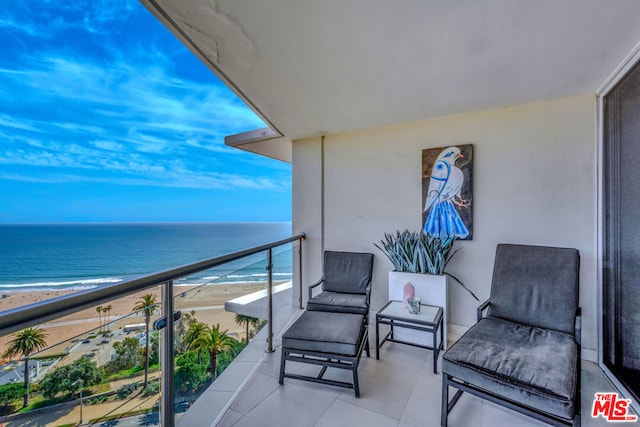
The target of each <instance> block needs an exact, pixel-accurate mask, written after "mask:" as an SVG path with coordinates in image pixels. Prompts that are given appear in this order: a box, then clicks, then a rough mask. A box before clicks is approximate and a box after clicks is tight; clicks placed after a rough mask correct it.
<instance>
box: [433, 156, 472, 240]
mask: <svg viewBox="0 0 640 427" xmlns="http://www.w3.org/2000/svg"><path fill="white" fill-rule="evenodd" d="M472 157H473V146H472V145H471V144H465V145H455V146H449V147H440V148H429V149H425V150H422V200H423V206H422V207H423V211H422V230H423V231H424V232H425V233H426V234H429V235H433V236H451V235H455V237H456V238H457V239H461V240H471V238H472V234H473V233H472V232H473V215H472V207H473V193H472V177H473V168H472V160H473V159H472Z"/></svg>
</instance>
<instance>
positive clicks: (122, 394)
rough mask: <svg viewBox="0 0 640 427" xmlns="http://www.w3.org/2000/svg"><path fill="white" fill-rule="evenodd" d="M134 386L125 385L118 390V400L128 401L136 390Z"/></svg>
mask: <svg viewBox="0 0 640 427" xmlns="http://www.w3.org/2000/svg"><path fill="white" fill-rule="evenodd" d="M135 389H136V388H135V386H134V385H133V384H125V385H123V386H122V387H120V388H119V389H118V399H126V398H127V397H129V395H130V394H131V393H133V391H134V390H135Z"/></svg>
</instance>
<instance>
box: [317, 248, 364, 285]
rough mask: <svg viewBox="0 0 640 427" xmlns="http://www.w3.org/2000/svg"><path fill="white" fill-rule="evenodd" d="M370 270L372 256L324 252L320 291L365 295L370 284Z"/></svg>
mask: <svg viewBox="0 0 640 427" xmlns="http://www.w3.org/2000/svg"><path fill="white" fill-rule="evenodd" d="M372 270H373V254H370V253H355V252H334V251H325V253H324V267H323V275H324V283H323V284H322V289H323V290H325V291H330V292H342V293H347V294H365V293H366V292H367V287H368V286H369V283H370V282H371V273H372Z"/></svg>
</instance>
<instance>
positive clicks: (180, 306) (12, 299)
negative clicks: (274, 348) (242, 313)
mask: <svg viewBox="0 0 640 427" xmlns="http://www.w3.org/2000/svg"><path fill="white" fill-rule="evenodd" d="M279 282H280V283H281V281H279ZM274 283H275V282H274ZM265 288H266V284H265V283H264V282H261V283H252V282H249V283H246V282H242V283H234V284H222V283H220V284H218V283H215V284H208V285H193V284H181V285H176V286H175V288H174V298H175V300H174V305H175V309H176V310H181V311H182V313H183V314H191V313H194V312H195V317H196V319H197V320H199V321H202V322H205V323H207V324H208V325H212V324H216V323H219V324H220V327H221V329H222V330H228V332H229V334H230V335H235V336H236V337H237V338H238V339H242V338H243V337H244V334H245V332H244V327H243V326H241V325H238V324H237V323H236V322H235V313H230V312H227V311H225V310H224V303H225V302H226V301H229V300H231V299H234V298H238V297H240V296H244V295H247V294H250V293H253V292H257V291H259V290H263V289H265ZM74 292H77V291H73V290H56V291H40V292H33V291H31V292H29V291H15V292H2V291H0V294H2V296H3V297H1V298H0V312H2V311H5V310H9V309H12V308H16V307H20V306H25V305H29V304H33V303H37V302H41V301H45V300H48V299H52V298H56V297H60V296H63V295H68V294H71V293H74ZM5 294H7V296H6V297H4V295H5ZM145 294H154V295H155V296H156V301H157V302H158V303H160V301H161V300H160V286H157V287H152V288H149V289H146V290H143V291H139V292H136V293H134V294H131V295H128V296H125V297H122V298H119V299H117V300H113V301H109V302H107V303H102V304H101V305H102V306H103V307H104V306H109V305H110V306H111V310H110V311H109V314H108V315H107V316H105V314H104V313H98V311H96V309H95V308H88V309H84V310H81V311H79V312H76V313H73V314H70V315H67V316H63V317H60V318H57V319H53V320H51V321H49V322H47V323H46V324H42V325H39V326H38V327H40V328H41V329H43V330H44V331H45V333H46V334H47V337H46V340H47V344H48V346H49V347H48V349H46V350H45V351H46V352H47V353H48V352H52V353H56V352H61V351H65V350H66V349H67V348H68V347H69V346H72V345H73V344H74V343H73V342H71V340H73V339H74V338H79V337H82V336H83V335H88V334H92V333H94V332H97V331H98V329H99V328H100V325H101V323H104V319H105V317H108V318H109V329H110V330H111V331H112V332H115V331H121V330H122V329H123V328H124V326H125V325H127V324H139V323H144V316H141V315H138V314H135V313H132V312H131V309H132V308H133V306H134V305H135V303H136V302H137V301H138V300H140V298H141V297H142V295H145ZM121 317H122V318H121ZM158 317H159V313H158V312H156V313H155V314H154V315H153V316H152V320H151V322H152V323H153V320H155V319H157V318H158ZM117 318H120V319H118V320H116V319H117ZM12 337H13V334H11V335H8V336H2V337H0V355H1V354H2V353H3V352H4V351H5V350H6V348H7V343H8V342H9V340H11V339H12ZM0 364H1V362H0Z"/></svg>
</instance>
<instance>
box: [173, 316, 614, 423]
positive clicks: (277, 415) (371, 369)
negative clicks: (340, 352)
mask: <svg viewBox="0 0 640 427" xmlns="http://www.w3.org/2000/svg"><path fill="white" fill-rule="evenodd" d="M291 310H292V311H294V315H295V314H297V313H295V307H291ZM281 313H282V314H285V313H287V311H286V310H283V311H281ZM283 320H285V319H283ZM282 323H284V322H282ZM370 334H371V335H370V339H371V341H370V342H372V343H373V342H375V341H374V339H375V336H374V333H373V332H372V331H370ZM279 344H280V336H279V335H276V338H275V340H274V345H275V347H276V352H275V353H269V354H262V355H261V360H260V361H259V362H258V363H257V366H256V367H255V368H254V370H253V372H252V374H251V375H250V376H249V377H248V378H247V379H246V381H245V382H244V384H243V385H242V386H241V388H240V389H239V390H238V392H237V394H236V396H234V398H233V399H232V401H231V402H230V403H228V404H227V405H226V409H225V410H224V411H223V412H222V413H221V414H220V416H219V417H218V418H217V420H216V422H215V423H214V424H212V425H214V426H218V427H230V426H233V427H263V426H264V427H279V426H283V425H290V426H296V427H298V426H300V427H306V426H308V427H312V426H313V427H324V426H327V427H329V426H331V427H338V426H380V427H387V426H389V427H423V426H434V427H435V426H439V425H440V402H441V388H442V377H441V375H440V372H438V374H437V375H436V374H434V373H433V364H432V363H433V359H432V353H431V352H430V351H426V350H423V349H419V348H415V347H410V346H405V345H400V344H395V343H392V344H387V345H385V346H384V347H383V348H382V349H381V354H380V360H376V359H375V355H374V353H372V356H373V357H371V358H367V357H365V356H363V358H362V361H361V363H360V369H359V372H360V391H361V397H360V398H359V399H357V398H355V397H354V395H353V391H352V390H343V389H340V388H336V387H332V386H326V385H322V384H312V383H308V382H301V381H297V380H290V379H285V383H284V385H283V386H280V385H279V384H278V373H279V369H280V353H279ZM250 346H258V348H259V346H260V340H256V341H254V342H252V343H251V344H250ZM256 351H259V350H258V349H256ZM290 363H291V362H290ZM291 365H292V366H291V369H292V370H295V371H297V373H302V374H308V375H313V374H314V373H316V372H317V371H318V369H319V368H315V367H309V365H298V366H297V367H296V368H294V367H293V365H294V363H291ZM439 366H440V365H439V364H438V367H439ZM288 369H289V368H288ZM224 375H225V374H223V377H224ZM349 376H350V373H349V372H347V371H342V370H340V371H338V370H334V372H331V369H329V370H328V371H327V375H326V377H327V378H330V379H336V380H341V381H349V380H350V379H349ZM221 378H222V377H221ZM214 387H215V385H214ZM212 388H213V387H212ZM596 392H617V390H616V388H615V387H614V386H613V384H612V383H611V382H610V381H609V380H608V379H607V378H606V377H605V375H604V374H603V373H602V371H601V369H600V368H599V367H598V365H597V364H596V363H593V362H587V361H583V364H582V408H581V410H582V425H583V426H585V427H590V426H605V425H609V424H608V423H607V422H606V421H605V420H604V419H603V418H597V419H595V418H592V417H591V416H590V413H591V410H592V406H593V398H594V395H595V393H596ZM216 401H217V398H216V395H215V394H213V393H212V394H210V395H209V397H208V399H207V400H204V399H203V400H202V401H199V402H197V403H196V404H195V405H194V406H193V407H192V408H191V409H190V410H189V412H188V413H187V414H186V415H185V417H184V419H183V420H181V421H185V423H184V424H183V423H179V424H178V425H179V426H187V425H210V424H208V423H206V424H205V421H207V422H209V420H210V419H211V418H212V415H211V412H212V410H211V408H212V406H211V405H214V406H213V407H215V408H216V410H217V408H218V407H222V406H223V405H222V404H220V405H217V404H216ZM187 421H188V422H187ZM545 425H547V424H545V423H543V422H540V421H537V420H534V419H531V418H529V417H526V416H523V415H521V414H518V413H516V412H513V411H510V410H508V409H505V408H503V407H501V406H497V405H495V404H493V403H491V402H487V401H484V400H481V399H478V398H476V397H474V396H470V395H467V394H465V395H463V397H462V398H461V399H460V402H459V403H458V405H457V406H456V409H455V410H454V411H452V413H451V414H450V416H449V426H461V427H463V426H481V427H496V426H505V427H506V426H509V427H511V426H526V427H536V426H545Z"/></svg>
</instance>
